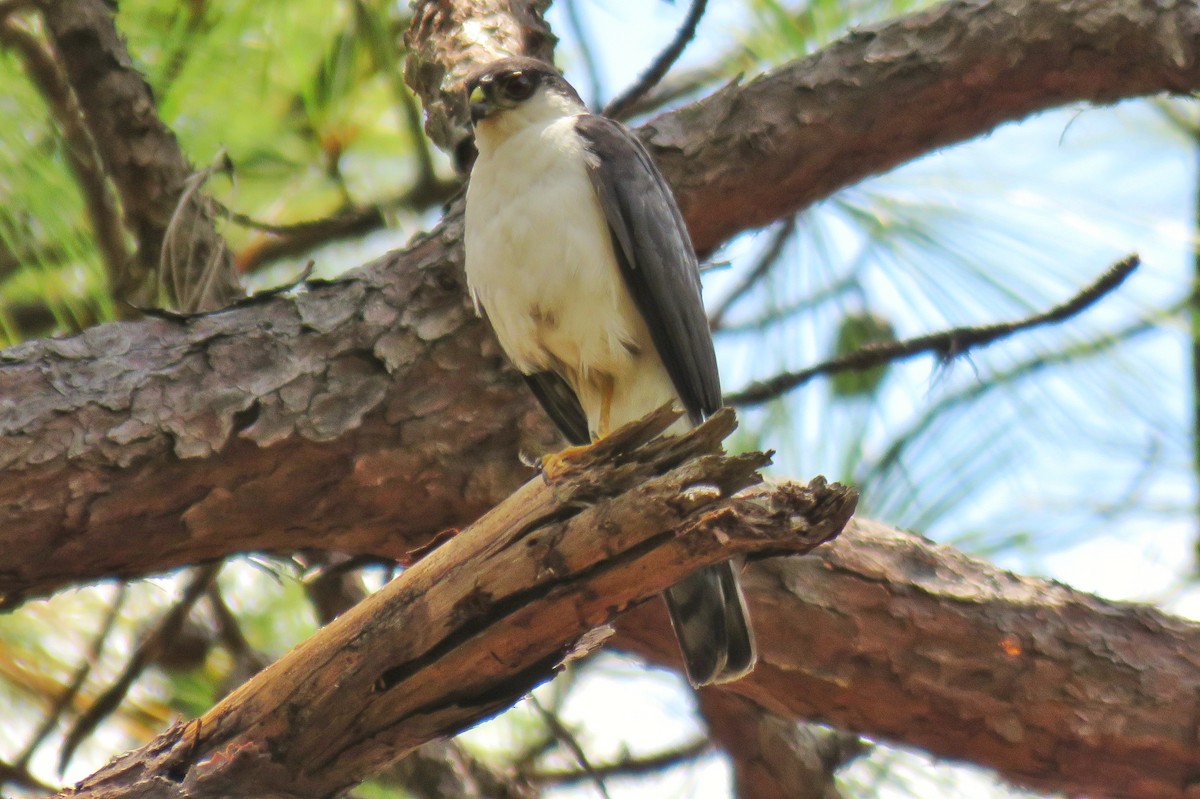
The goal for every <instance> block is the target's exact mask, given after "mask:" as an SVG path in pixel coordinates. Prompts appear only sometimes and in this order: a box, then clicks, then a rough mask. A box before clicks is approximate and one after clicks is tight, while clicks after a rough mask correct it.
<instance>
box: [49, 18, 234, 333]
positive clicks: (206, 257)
mask: <svg viewBox="0 0 1200 799" xmlns="http://www.w3.org/2000/svg"><path fill="white" fill-rule="evenodd" d="M39 8H41V11H42V15H43V18H44V19H45V22H46V31H47V33H48V34H49V37H50V41H51V43H52V44H53V46H54V49H55V52H56V54H57V56H58V59H59V62H60V63H61V64H62V67H63V72H64V74H65V75H66V78H67V82H68V83H69V84H70V86H71V90H72V91H73V92H74V93H75V96H76V97H77V98H78V99H79V104H80V106H81V107H82V108H83V110H84V119H85V120H86V122H87V126H88V129H89V131H90V132H91V138H92V140H93V141H94V142H95V146H96V150H97V151H98V152H99V154H100V157H101V159H102V160H103V162H104V166H105V169H106V170H107V172H108V174H109V175H111V176H112V179H113V181H114V183H115V184H116V185H117V188H118V191H119V193H120V195H121V203H122V207H123V210H124V213H125V219H126V222H127V224H128V225H129V227H130V229H131V230H132V232H133V233H134V235H135V236H136V238H137V241H138V253H137V262H138V266H139V268H138V269H133V268H130V269H129V270H128V272H127V274H126V275H125V276H124V277H125V280H124V281H123V282H122V283H120V284H118V285H115V286H114V287H113V288H114V291H115V292H116V294H117V296H119V297H121V298H123V299H125V300H127V301H131V302H140V303H142V304H146V305H148V304H151V303H152V302H153V301H154V299H155V297H154V295H153V294H152V293H151V294H147V293H146V286H145V285H144V282H145V280H146V279H147V278H148V277H152V276H156V275H158V274H159V273H160V271H164V270H165V271H167V272H174V273H175V274H174V275H173V277H172V278H171V279H170V280H169V283H170V284H172V288H173V289H174V291H173V295H174V299H175V300H176V301H177V302H179V303H180V307H182V308H184V309H185V310H188V311H195V310H211V309H214V308H221V307H223V306H225V305H227V304H228V303H229V302H231V301H232V300H234V299H236V298H237V297H240V296H242V290H241V287H240V285H239V283H238V280H237V274H236V272H235V271H234V268H233V259H232V258H231V256H230V254H229V250H228V248H227V247H226V246H225V242H224V240H223V239H222V238H221V236H220V234H218V233H217V231H216V228H215V227H214V226H213V218H212V213H211V211H212V209H211V207H210V206H209V204H208V202H207V200H206V199H205V198H204V197H203V195H202V194H200V193H199V192H197V191H195V190H194V188H195V187H194V180H195V179H194V173H195V170H194V169H192V167H191V165H190V164H189V163H188V161H187V159H186V158H185V157H184V155H183V152H182V150H180V149H179V143H178V142H177V141H176V140H175V135H174V134H173V133H172V132H171V130H170V129H169V128H168V127H167V126H166V125H165V124H163V121H162V120H161V119H159V118H158V112H157V109H156V106H155V103H154V97H153V95H152V94H151V92H150V86H149V85H148V84H147V83H146V81H145V79H144V78H143V77H142V76H141V74H140V73H138V71H137V70H136V69H135V68H134V66H133V60H132V59H131V58H130V56H129V52H128V50H127V49H126V47H125V43H124V41H122V40H121V37H120V35H119V34H118V33H117V30H116V27H115V26H114V24H113V15H114V13H115V7H114V6H110V5H109V4H108V3H106V2H105V1H104V0H47V2H42V3H40V4H39ZM129 266H130V267H132V266H133V264H130V265H129Z"/></svg>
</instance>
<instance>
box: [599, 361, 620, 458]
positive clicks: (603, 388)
mask: <svg viewBox="0 0 1200 799" xmlns="http://www.w3.org/2000/svg"><path fill="white" fill-rule="evenodd" d="M616 390H617V386H616V383H615V382H614V381H613V379H612V378H611V377H609V376H608V375H604V374H602V375H600V429H599V430H597V431H596V432H597V433H598V435H597V436H596V438H595V441H599V440H600V439H602V438H604V437H605V436H606V435H608V434H609V433H611V432H612V401H613V394H614V393H616ZM593 443H594V442H593Z"/></svg>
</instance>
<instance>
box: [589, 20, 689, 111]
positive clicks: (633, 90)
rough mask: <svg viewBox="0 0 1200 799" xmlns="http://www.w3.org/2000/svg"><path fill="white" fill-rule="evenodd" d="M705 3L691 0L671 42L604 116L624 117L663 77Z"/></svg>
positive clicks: (607, 109) (611, 104) (686, 43)
mask: <svg viewBox="0 0 1200 799" xmlns="http://www.w3.org/2000/svg"><path fill="white" fill-rule="evenodd" d="M707 5H708V2H707V0H692V7H691V8H690V9H688V15H687V18H686V19H684V21H683V24H682V25H680V26H679V30H678V31H677V32H676V33H675V38H674V39H672V40H671V43H670V44H669V45H667V47H666V49H665V50H663V51H662V52H661V53H659V55H658V58H656V59H654V61H653V62H652V63H651V64H650V68H649V69H647V70H646V71H645V72H643V73H642V76H641V77H640V78H638V81H637V83H635V84H633V86H631V87H630V88H629V90H628V91H626V92H625V93H624V94H622V95H620V96H619V97H617V99H615V100H613V101H612V102H611V103H609V104H608V105H607V106H605V108H604V115H605V116H608V117H612V118H613V119H624V118H625V114H626V112H627V111H628V110H629V108H630V107H631V106H632V105H633V104H634V103H636V102H637V101H638V100H640V99H641V98H642V97H643V96H644V95H645V94H646V93H647V92H649V91H650V90H651V89H653V88H654V86H655V85H656V84H657V83H658V82H659V81H660V80H662V79H663V76H664V75H666V74H667V70H669V69H670V68H671V66H672V65H673V64H674V63H675V62H676V61H677V60H679V56H680V55H682V54H683V50H684V48H685V47H687V46H688V42H690V41H691V40H692V37H693V36H695V35H696V27H697V26H698V25H699V24H700V18H701V17H703V16H704V8H705V6H707Z"/></svg>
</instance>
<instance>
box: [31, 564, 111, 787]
mask: <svg viewBox="0 0 1200 799" xmlns="http://www.w3.org/2000/svg"><path fill="white" fill-rule="evenodd" d="M127 588H128V586H127V585H126V584H125V583H121V584H120V585H119V586H118V588H117V595H116V596H115V597H113V601H112V604H111V605H109V607H108V612H107V613H106V614H105V615H104V621H103V622H101V623H100V632H98V633H97V634H96V637H95V638H93V639H92V645H91V646H90V647H89V648H88V652H87V654H86V655H84V657H83V659H82V660H80V662H79V665H78V666H77V667H76V668H75V674H74V675H72V677H71V682H70V684H69V685H67V687H66V688H65V689H64V690H63V692H62V693H61V694H59V695H58V698H57V699H55V700H54V707H52V708H50V712H49V713H47V714H46V717H45V718H44V719H42V724H41V726H40V727H38V729H37V732H35V733H34V734H33V737H32V738H31V739H30V740H29V743H28V744H26V746H25V751H23V752H22V753H21V756H20V757H19V758H17V762H16V763H14V764H13V766H12V767H13V768H14V769H16V770H18V771H24V770H25V769H27V768H28V766H29V761H30V760H32V759H33V755H34V753H35V752H36V751H37V748H38V747H39V746H41V745H42V741H44V740H46V736H47V735H49V734H50V733H51V731H53V729H54V728H55V727H56V726H58V721H59V719H61V718H62V715H63V713H64V712H65V711H66V710H67V708H69V707H70V706H71V705H72V704H73V703H74V702H75V697H76V696H78V695H79V689H81V688H82V687H83V684H84V683H85V682H86V681H87V678H88V676H89V675H90V674H91V673H92V668H93V667H94V666H95V665H96V663H98V662H99V661H100V654H101V653H102V652H103V651H104V644H105V642H106V641H107V640H108V636H109V634H110V633H111V632H112V629H113V625H114V624H115V623H116V620H117V617H118V616H119V615H120V613H121V607H122V606H123V605H124V604H125V596H126V594H127Z"/></svg>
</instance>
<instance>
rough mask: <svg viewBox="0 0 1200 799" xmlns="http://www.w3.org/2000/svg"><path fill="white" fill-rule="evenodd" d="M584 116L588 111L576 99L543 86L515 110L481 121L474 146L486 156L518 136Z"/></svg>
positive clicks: (498, 113) (493, 114)
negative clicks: (512, 137) (523, 132)
mask: <svg viewBox="0 0 1200 799" xmlns="http://www.w3.org/2000/svg"><path fill="white" fill-rule="evenodd" d="M585 113H587V109H586V108H584V106H583V105H582V104H581V103H579V102H578V101H577V100H575V98H573V97H568V96H567V95H565V94H561V93H560V92H556V91H552V90H550V89H547V88H545V87H541V88H539V89H538V90H537V91H536V92H534V94H533V96H532V97H530V98H529V99H528V100H526V101H525V102H523V103H521V104H519V105H517V106H516V107H515V108H508V109H503V110H498V111H495V112H493V113H492V114H491V115H489V116H488V117H486V118H485V119H483V120H481V121H480V122H479V124H478V125H476V126H475V146H476V147H477V148H478V150H479V153H480V155H483V154H485V153H487V152H490V151H492V150H495V149H496V148H497V147H499V146H500V145H502V144H503V143H504V142H505V141H507V140H508V139H509V138H510V137H511V136H513V135H515V134H517V133H521V132H522V131H525V130H528V129H531V128H532V129H538V128H543V127H545V126H546V125H548V124H550V123H552V122H556V121H558V120H561V119H566V118H568V117H575V116H579V115H580V114H585Z"/></svg>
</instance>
